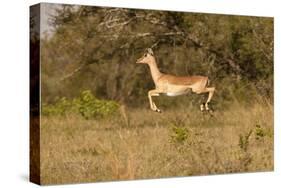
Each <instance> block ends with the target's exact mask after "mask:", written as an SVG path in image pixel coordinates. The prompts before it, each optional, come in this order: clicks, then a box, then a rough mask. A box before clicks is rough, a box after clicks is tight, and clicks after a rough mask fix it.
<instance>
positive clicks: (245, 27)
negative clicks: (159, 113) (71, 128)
mask: <svg viewBox="0 0 281 188" xmlns="http://www.w3.org/2000/svg"><path fill="white" fill-rule="evenodd" d="M51 24H52V26H53V28H54V32H53V33H52V34H51V35H50V36H48V37H45V38H43V39H42V49H41V50H42V51H41V52H42V53H41V55H42V57H41V60H42V96H43V97H42V98H43V102H44V103H51V102H53V101H54V100H56V98H57V97H63V96H64V97H68V98H73V97H75V96H78V95H79V93H80V92H81V91H83V90H89V89H90V90H91V91H92V93H94V95H96V96H97V97H99V98H104V99H111V100H116V101H118V102H120V103H124V104H126V105H131V106H138V105H141V104H143V102H144V101H145V100H147V95H146V92H147V90H148V89H150V88H153V87H154V86H153V82H152V80H151V76H150V74H149V72H148V68H147V67H145V66H139V65H136V64H135V62H136V59H137V58H138V57H140V56H141V55H142V53H143V52H144V50H145V49H146V48H148V47H152V48H153V50H154V51H155V55H156V58H157V61H158V64H159V67H160V69H161V71H163V72H167V73H171V74H176V75H194V74H200V75H206V76H209V77H210V79H211V80H212V84H213V85H215V86H216V88H217V92H216V97H215V98H216V99H215V100H216V101H220V103H222V102H223V101H224V103H225V104H227V102H232V101H233V100H239V102H243V101H245V102H249V101H252V99H255V97H254V96H264V98H265V99H269V100H271V101H272V97H273V96H272V95H273V19H272V18H265V17H263V18H262V17H246V16H227V15H211V14H200V13H199V14H195V13H183V12H169V11H152V10H136V9H122V8H98V7H89V6H70V5H64V6H62V7H60V8H58V9H57V10H56V14H54V15H53V16H52V19H51ZM191 97H193V96H191ZM222 99H223V100H222ZM171 102H173V103H178V102H177V99H175V100H173V101H171ZM160 103H161V99H160Z"/></svg>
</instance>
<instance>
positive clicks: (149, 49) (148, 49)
mask: <svg viewBox="0 0 281 188" xmlns="http://www.w3.org/2000/svg"><path fill="white" fill-rule="evenodd" d="M147 53H149V54H150V55H152V56H154V54H153V51H152V49H151V48H147Z"/></svg>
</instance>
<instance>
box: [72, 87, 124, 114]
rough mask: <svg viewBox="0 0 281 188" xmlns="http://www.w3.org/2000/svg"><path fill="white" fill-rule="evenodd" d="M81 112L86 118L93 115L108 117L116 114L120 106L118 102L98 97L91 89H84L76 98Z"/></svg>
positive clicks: (76, 104)
mask: <svg viewBox="0 0 281 188" xmlns="http://www.w3.org/2000/svg"><path fill="white" fill-rule="evenodd" d="M74 103H75V106H77V107H78V111H79V113H80V114H81V115H82V116H83V117H84V118H86V119H89V118H92V117H106V116H109V115H111V114H114V113H115V112H116V111H117V109H118V108H119V105H118V103H116V102H114V101H109V100H100V99H97V98H96V97H95V96H93V94H92V93H91V91H89V90H87V91H83V92H82V93H81V95H80V97H79V98H78V99H76V100H74Z"/></svg>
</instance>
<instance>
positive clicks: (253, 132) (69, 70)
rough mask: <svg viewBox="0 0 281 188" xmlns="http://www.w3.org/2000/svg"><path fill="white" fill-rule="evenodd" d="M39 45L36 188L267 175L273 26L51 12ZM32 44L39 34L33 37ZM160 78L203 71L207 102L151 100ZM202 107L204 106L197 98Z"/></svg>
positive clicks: (173, 16)
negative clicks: (210, 93)
mask: <svg viewBox="0 0 281 188" xmlns="http://www.w3.org/2000/svg"><path fill="white" fill-rule="evenodd" d="M55 8H56V11H55V13H54V14H53V15H52V16H51V20H50V25H51V27H52V32H51V33H49V34H46V35H44V36H43V37H42V38H41V95H42V98H41V114H42V117H41V172H42V177H41V181H42V183H43V184H50V183H51V184H53V183H70V182H81V181H83V182H85V181H110V180H125V179H143V178H159V177H171V176H188V175H207V174H221V173H237V172H253V171H269V170H273V136H274V134H273V19H272V18H265V17H246V16H227V15H211V14H200V13H198V14H197V13H182V12H169V11H152V10H136V9H121V8H97V7H89V6H71V5H64V6H59V7H57V6H56V7H55ZM34 41H36V39H34ZM148 47H150V48H153V50H154V54H155V56H156V59H157V63H158V66H159V68H160V69H161V71H162V72H165V73H170V74H174V75H181V76H182V75H204V76H208V77H209V78H210V80H211V85H213V86H215V87H216V92H215V95H214V97H213V100H212V102H211V104H210V106H211V107H212V109H214V113H213V115H212V116H211V115H210V114H208V113H201V112H200V110H199V104H200V103H201V100H202V98H203V99H204V97H206V96H204V95H202V96H201V95H196V94H191V93H190V94H188V95H187V96H179V97H167V96H160V97H154V100H155V102H156V103H157V104H158V106H159V107H160V108H161V109H163V113H161V114H158V113H155V112H153V111H151V110H150V109H149V103H148V98H147V92H148V90H150V89H153V88H154V84H153V81H152V79H151V75H150V72H149V70H148V67H146V66H144V65H138V64H136V63H135V62H136V60H137V58H139V57H140V56H141V55H142V54H143V52H144V50H145V49H146V48H148ZM204 100H206V99H204Z"/></svg>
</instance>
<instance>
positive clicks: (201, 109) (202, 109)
mask: <svg viewBox="0 0 281 188" xmlns="http://www.w3.org/2000/svg"><path fill="white" fill-rule="evenodd" d="M204 106H205V104H204V103H203V104H201V105H200V111H201V112H204V110H205V108H204Z"/></svg>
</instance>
